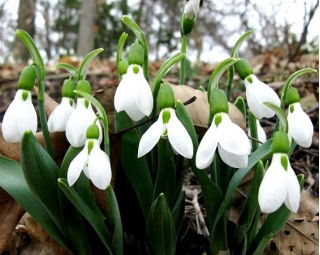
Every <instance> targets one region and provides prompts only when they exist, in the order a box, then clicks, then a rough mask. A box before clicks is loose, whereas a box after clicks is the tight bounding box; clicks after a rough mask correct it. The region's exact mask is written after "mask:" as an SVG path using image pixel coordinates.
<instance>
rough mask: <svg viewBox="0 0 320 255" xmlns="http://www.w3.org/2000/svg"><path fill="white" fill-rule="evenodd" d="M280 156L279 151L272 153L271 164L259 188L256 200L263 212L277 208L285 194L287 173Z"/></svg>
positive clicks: (271, 211)
mask: <svg viewBox="0 0 320 255" xmlns="http://www.w3.org/2000/svg"><path fill="white" fill-rule="evenodd" d="M280 158H281V154H280V153H276V154H273V157H272V161H271V165H270V167H269V169H268V170H267V172H266V174H265V176H264V177H263V180H262V182H261V185H260V188H259V194H258V201H259V205H260V209H261V211H262V212H264V213H273V212H275V211H276V210H278V209H279V208H280V206H281V205H282V204H283V202H284V200H285V198H286V196H287V173H286V170H285V169H284V168H283V167H282V165H281V161H280V160H281V159H280Z"/></svg>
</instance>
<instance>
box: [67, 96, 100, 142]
mask: <svg viewBox="0 0 320 255" xmlns="http://www.w3.org/2000/svg"><path fill="white" fill-rule="evenodd" d="M95 119H96V115H95V113H94V111H93V109H92V106H91V103H90V102H89V101H88V100H86V99H84V98H78V100H77V106H76V109H75V110H73V111H72V113H71V115H70V117H69V120H68V122H67V126H66V137H67V140H68V142H69V143H70V144H71V145H72V146H73V147H81V146H83V145H84V144H85V142H86V132H87V128H88V127H89V126H90V125H91V124H92V123H93V122H94V120H95ZM97 126H98V127H99V130H100V136H99V141H100V142H101V141H102V135H101V134H102V131H101V130H102V129H101V125H100V123H97Z"/></svg>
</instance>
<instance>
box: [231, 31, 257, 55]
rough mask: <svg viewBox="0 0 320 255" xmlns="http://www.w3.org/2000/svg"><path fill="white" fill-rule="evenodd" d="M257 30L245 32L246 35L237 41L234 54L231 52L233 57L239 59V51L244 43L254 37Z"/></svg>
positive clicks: (233, 50)
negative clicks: (251, 36)
mask: <svg viewBox="0 0 320 255" xmlns="http://www.w3.org/2000/svg"><path fill="white" fill-rule="evenodd" d="M256 31H257V30H255V29H252V30H249V31H247V32H245V33H244V34H242V35H241V36H240V37H239V39H238V40H237V42H236V43H235V45H234V46H233V48H232V52H231V57H233V58H237V57H238V52H239V49H240V47H241V45H242V44H243V43H244V41H245V40H246V39H247V38H248V37H249V36H250V35H252V34H253V33H254V32H256Z"/></svg>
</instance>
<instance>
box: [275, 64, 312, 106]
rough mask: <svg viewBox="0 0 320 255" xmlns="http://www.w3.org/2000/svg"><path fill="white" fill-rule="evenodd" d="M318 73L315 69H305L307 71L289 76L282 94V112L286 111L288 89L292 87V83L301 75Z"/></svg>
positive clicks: (302, 70) (300, 71)
mask: <svg viewBox="0 0 320 255" xmlns="http://www.w3.org/2000/svg"><path fill="white" fill-rule="evenodd" d="M316 72H317V70H315V69H312V68H305V69H301V70H298V71H296V72H295V73H293V74H291V75H290V76H289V78H288V79H287V80H286V83H285V84H284V86H283V89H282V93H281V109H282V110H284V107H285V104H286V100H287V92H288V88H289V87H290V86H292V82H293V81H294V80H295V79H297V78H298V77H300V76H301V75H304V74H306V73H316Z"/></svg>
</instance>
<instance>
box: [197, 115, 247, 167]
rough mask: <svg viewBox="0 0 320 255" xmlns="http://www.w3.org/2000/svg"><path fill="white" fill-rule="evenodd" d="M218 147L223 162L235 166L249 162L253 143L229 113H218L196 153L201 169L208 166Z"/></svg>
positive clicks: (243, 165) (245, 164)
mask: <svg viewBox="0 0 320 255" xmlns="http://www.w3.org/2000/svg"><path fill="white" fill-rule="evenodd" d="M217 147H218V151H219V155H220V157H221V159H222V160H223V162H225V163H226V164H227V165H229V166H231V167H234V168H243V167H246V166H247V164H248V155H249V154H250V151H251V144H250V141H249V139H248V137H247V135H246V133H245V132H244V131H243V130H242V129H241V128H240V127H239V126H238V125H236V124H234V123H233V122H232V121H231V120H230V118H229V116H228V114H226V113H222V112H221V113H217V114H216V115H215V116H214V118H213V121H212V123H211V126H210V127H209V129H208V130H207V132H206V133H205V135H204V136H203V138H202V140H201V142H200V145H199V148H198V151H197V155H196V165H197V167H198V168H199V169H204V168H206V167H208V166H209V165H210V164H211V162H212V160H213V157H214V154H215V151H216V149H217Z"/></svg>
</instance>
